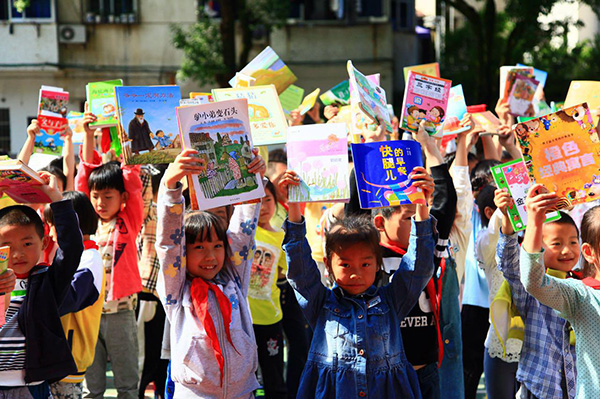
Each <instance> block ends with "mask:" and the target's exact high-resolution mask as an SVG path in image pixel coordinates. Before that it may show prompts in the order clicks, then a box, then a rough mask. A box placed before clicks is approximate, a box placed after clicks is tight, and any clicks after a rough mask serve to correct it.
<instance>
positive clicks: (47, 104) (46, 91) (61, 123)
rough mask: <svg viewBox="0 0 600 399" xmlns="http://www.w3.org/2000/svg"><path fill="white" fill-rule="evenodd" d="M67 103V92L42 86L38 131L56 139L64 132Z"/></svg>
mask: <svg viewBox="0 0 600 399" xmlns="http://www.w3.org/2000/svg"><path fill="white" fill-rule="evenodd" d="M68 103H69V93H68V92H66V91H64V90H63V89H61V88H60V87H52V86H42V88H41V89H40V97H39V101H38V116H37V121H38V123H39V125H40V129H41V130H43V131H44V132H45V133H46V134H48V135H50V136H54V135H56V136H57V137H58V136H59V135H60V134H61V133H62V132H63V131H64V130H65V127H66V124H67V104H68Z"/></svg>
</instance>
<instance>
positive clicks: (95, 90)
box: [85, 79, 123, 128]
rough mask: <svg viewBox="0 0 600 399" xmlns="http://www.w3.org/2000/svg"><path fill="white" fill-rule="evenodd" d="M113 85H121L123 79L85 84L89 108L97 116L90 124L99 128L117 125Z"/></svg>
mask: <svg viewBox="0 0 600 399" xmlns="http://www.w3.org/2000/svg"><path fill="white" fill-rule="evenodd" d="M115 86H123V80H121V79H116V80H107V81H105V82H93V83H88V84H87V85H86V86H85V92H86V96H87V101H88V107H89V110H90V112H91V113H92V114H94V115H96V117H97V118H98V120H97V121H96V122H94V123H90V126H93V127H100V128H102V127H111V126H117V124H118V121H117V117H116V114H117V104H116V99H115Z"/></svg>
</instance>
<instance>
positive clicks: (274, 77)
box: [229, 46, 298, 145]
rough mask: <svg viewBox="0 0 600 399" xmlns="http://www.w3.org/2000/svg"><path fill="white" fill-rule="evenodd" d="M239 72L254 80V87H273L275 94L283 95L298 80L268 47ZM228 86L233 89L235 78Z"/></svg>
mask: <svg viewBox="0 0 600 399" xmlns="http://www.w3.org/2000/svg"><path fill="white" fill-rule="evenodd" d="M240 72H241V73H243V74H244V75H248V76H251V77H253V78H255V79H256V82H255V83H254V85H255V86H264V85H269V84H272V85H275V88H276V89H277V94H281V93H283V91H284V90H285V89H287V88H288V87H289V86H290V85H291V84H292V83H294V82H295V81H296V80H298V78H297V77H296V75H294V73H293V72H292V70H291V69H290V68H288V66H287V65H285V64H284V62H283V61H282V60H281V58H279V56H278V55H277V53H275V51H273V49H272V48H271V47H270V46H267V47H266V48H265V49H264V50H263V51H261V52H260V54H258V55H257V56H256V57H254V59H253V60H252V61H250V63H249V64H248V65H246V66H245V67H244V68H242V70H241V71H240ZM229 85H230V86H231V87H234V85H235V77H234V78H232V79H231V80H230V81H229ZM257 145H258V144H257Z"/></svg>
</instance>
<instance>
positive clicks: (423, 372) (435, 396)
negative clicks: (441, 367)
mask: <svg viewBox="0 0 600 399" xmlns="http://www.w3.org/2000/svg"><path fill="white" fill-rule="evenodd" d="M417 377H419V387H420V388H421V395H422V396H423V399H440V398H441V392H440V373H439V371H438V365H437V362H436V363H430V364H428V365H427V366H425V367H423V368H421V369H419V370H417Z"/></svg>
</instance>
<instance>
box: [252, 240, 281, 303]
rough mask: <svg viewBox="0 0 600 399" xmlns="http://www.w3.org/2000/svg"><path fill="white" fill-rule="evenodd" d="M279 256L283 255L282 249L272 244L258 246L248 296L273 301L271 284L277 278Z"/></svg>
mask: <svg viewBox="0 0 600 399" xmlns="http://www.w3.org/2000/svg"><path fill="white" fill-rule="evenodd" d="M279 256H281V249H278V248H276V247H274V246H272V245H268V244H265V243H261V244H260V245H257V246H256V251H254V259H253V260H252V271H251V272H250V284H249V290H248V296H250V297H252V298H255V299H261V300H264V301H271V284H273V279H274V278H276V273H277V260H278V259H279Z"/></svg>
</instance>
